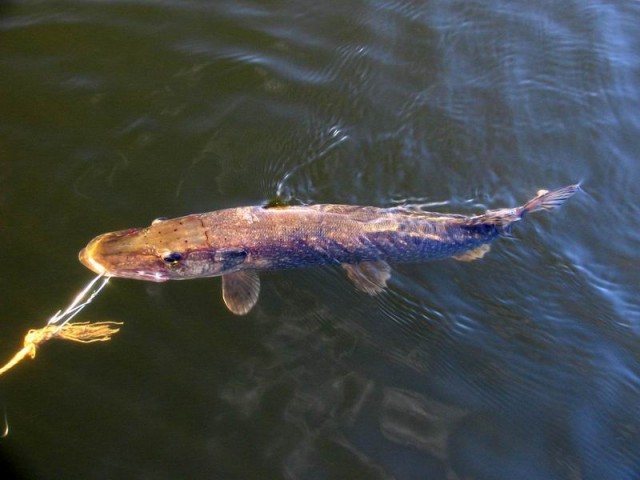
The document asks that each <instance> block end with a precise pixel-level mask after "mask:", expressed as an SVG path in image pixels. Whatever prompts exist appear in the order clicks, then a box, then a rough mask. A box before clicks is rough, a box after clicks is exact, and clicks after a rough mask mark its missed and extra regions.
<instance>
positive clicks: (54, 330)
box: [0, 273, 122, 375]
mask: <svg viewBox="0 0 640 480" xmlns="http://www.w3.org/2000/svg"><path fill="white" fill-rule="evenodd" d="M110 278H111V277H110V276H108V275H105V274H104V273H101V274H99V275H97V276H96V277H94V278H93V279H91V280H90V281H89V283H87V285H86V286H85V287H84V288H83V289H82V290H81V291H80V293H78V294H77V295H76V296H75V298H74V299H73V300H72V302H71V303H70V304H69V305H68V306H67V308H65V309H64V310H58V311H57V312H56V313H55V314H54V315H53V316H51V318H49V320H48V321H47V324H46V326H44V327H43V328H38V329H31V330H29V331H28V332H27V334H26V335H25V337H24V342H23V347H22V349H21V350H19V351H18V353H16V354H15V355H14V356H13V357H12V358H11V360H9V361H8V362H7V363H6V364H5V365H4V366H2V367H0V375H2V374H3V373H5V372H6V371H7V370H9V369H11V368H13V367H14V366H15V365H16V364H17V363H19V362H20V361H22V360H23V359H24V358H25V357H26V356H30V357H31V358H35V356H36V350H37V347H38V346H39V345H41V344H42V343H44V342H46V341H48V340H51V339H52V338H59V339H62V340H70V341H72V342H79V343H93V342H106V341H108V340H111V337H112V336H113V335H114V334H116V333H117V332H119V331H120V328H119V326H120V325H122V322H109V321H106V322H94V323H90V322H76V323H71V322H70V320H71V319H72V318H74V317H75V316H76V315H78V314H79V313H80V312H81V311H82V310H83V309H84V308H85V307H86V306H87V305H89V304H90V303H91V302H92V301H93V299H94V298H95V297H96V296H97V295H98V294H99V293H100V292H101V291H102V290H103V289H104V287H105V286H106V285H107V283H108V282H109V279H110ZM96 284H97V285H98V286H97V287H96V286H95V285H96Z"/></svg>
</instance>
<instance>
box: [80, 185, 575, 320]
mask: <svg viewBox="0 0 640 480" xmlns="http://www.w3.org/2000/svg"><path fill="white" fill-rule="evenodd" d="M579 188H580V185H579V184H575V185H569V186H566V187H563V188H560V189H557V190H554V191H551V192H549V191H546V190H544V191H539V192H538V194H537V195H536V196H535V197H534V198H532V199H531V200H529V201H528V202H526V203H525V204H524V205H522V206H520V207H517V208H502V209H498V210H489V211H487V212H486V213H483V214H479V215H470V216H467V215H459V214H446V213H434V212H423V211H419V210H415V209H411V208H406V207H401V206H400V207H389V208H383V207H374V206H357V205H339V204H317V205H298V206H285V205H281V204H272V205H265V206H248V207H236V208H228V209H224V210H216V211H212V212H207V213H198V214H191V215H186V216H183V217H178V218H172V219H167V218H159V219H156V220H154V221H153V222H152V223H151V225H149V226H147V227H140V228H129V229H126V230H119V231H116V232H111V233H105V234H102V235H99V236H97V237H95V238H94V239H93V240H91V241H90V242H89V243H88V244H87V246H86V247H85V248H83V249H82V250H81V251H80V253H79V259H80V262H81V263H82V264H84V265H85V266H86V267H88V268H89V269H91V270H93V271H94V272H96V273H98V274H100V275H105V276H108V277H120V278H130V279H137V280H146V281H152V282H164V281H167V280H185V279H193V278H203V277H216V276H221V277H222V298H223V300H224V303H225V305H226V306H227V307H228V309H229V310H230V311H231V312H232V313H234V314H236V315H245V314H247V313H248V312H249V311H251V309H252V308H253V307H254V305H255V304H256V302H257V300H258V296H259V293H260V278H259V276H258V274H259V272H261V271H268V270H283V269H293V268H302V267H317V266H322V265H339V266H341V267H342V268H343V269H344V270H345V272H346V275H347V277H348V278H349V280H351V282H352V283H353V284H354V285H355V287H356V288H357V289H358V290H360V291H362V292H364V293H366V294H369V295H377V294H379V293H381V292H382V291H384V290H385V288H386V287H387V282H388V281H389V279H390V278H391V264H394V263H417V262H425V261H430V260H438V259H444V258H448V257H452V258H453V259H455V260H459V261H474V260H478V259H480V258H482V257H483V256H484V255H485V254H486V253H487V252H488V251H489V249H490V244H491V243H492V242H493V241H494V240H496V239H497V238H499V237H502V236H511V228H512V226H513V225H514V224H515V223H517V222H519V221H520V220H522V219H523V218H524V217H525V216H526V215H527V214H529V213H533V212H537V211H542V210H548V211H552V210H556V209H557V208H558V207H560V206H561V205H562V204H563V203H564V202H565V201H566V200H567V199H568V198H570V197H571V196H572V195H574V194H575V193H576V191H578V190H579Z"/></svg>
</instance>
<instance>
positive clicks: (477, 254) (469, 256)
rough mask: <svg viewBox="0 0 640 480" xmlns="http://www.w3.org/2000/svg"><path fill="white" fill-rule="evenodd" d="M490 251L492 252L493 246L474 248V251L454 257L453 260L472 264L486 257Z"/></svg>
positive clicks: (484, 245)
mask: <svg viewBox="0 0 640 480" xmlns="http://www.w3.org/2000/svg"><path fill="white" fill-rule="evenodd" d="M489 250H491V246H490V245H489V244H487V243H485V244H483V245H480V246H479V247H477V248H474V249H473V250H469V251H467V252H464V253H462V254H460V255H454V256H453V258H455V259H456V260H458V261H460V262H472V261H474V260H478V259H479V258H482V257H484V256H485V255H486V253H487V252H488V251H489Z"/></svg>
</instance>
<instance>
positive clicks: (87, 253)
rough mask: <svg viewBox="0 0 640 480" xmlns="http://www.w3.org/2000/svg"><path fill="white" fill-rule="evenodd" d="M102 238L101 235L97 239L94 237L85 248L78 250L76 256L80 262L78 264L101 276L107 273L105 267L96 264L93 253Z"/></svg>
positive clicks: (98, 263)
mask: <svg viewBox="0 0 640 480" xmlns="http://www.w3.org/2000/svg"><path fill="white" fill-rule="evenodd" d="M102 237H103V235H100V236H99V237H96V238H94V239H93V240H91V241H90V242H89V243H88V245H87V246H86V247H84V248H83V249H82V250H80V253H79V254H78V259H79V260H80V263H82V264H83V265H84V266H85V267H87V268H88V269H89V270H91V271H93V272H95V273H97V274H99V275H103V274H105V273H106V272H107V269H106V268H105V266H104V265H102V264H101V263H100V262H98V261H97V260H96V258H95V252H96V249H97V247H98V244H99V243H100V241H101V240H102Z"/></svg>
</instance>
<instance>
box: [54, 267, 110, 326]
mask: <svg viewBox="0 0 640 480" xmlns="http://www.w3.org/2000/svg"><path fill="white" fill-rule="evenodd" d="M110 278H111V277H108V276H105V275H104V273H101V274H99V275H98V276H97V277H95V278H94V279H93V280H91V281H90V282H89V283H88V284H87V286H86V287H84V289H83V290H82V291H81V292H80V293H79V294H78V295H77V296H76V298H74V299H73V301H72V302H71V303H70V304H69V306H68V307H67V308H66V309H65V310H64V311H62V310H58V311H57V312H56V314H55V315H53V316H52V317H51V318H50V319H49V321H48V322H47V325H58V326H60V327H62V326H63V325H64V324H65V323H68V322H69V320H71V319H72V318H73V317H75V316H76V315H77V314H78V313H80V311H81V310H83V309H84V307H86V306H87V305H89V304H90V303H91V302H92V300H93V299H94V298H95V297H96V295H98V293H100V291H101V290H102V289H103V288H104V287H105V286H106V285H107V283H108V282H109V279H110ZM100 279H102V283H100V285H98V287H97V288H96V289H95V290H94V291H93V292H92V293H91V294H90V293H89V292H91V289H92V288H93V286H94V285H95V284H96V283H97V282H98V281H99V280H100ZM85 299H86V300H85ZM83 300H84V301H83ZM80 302H82V303H80Z"/></svg>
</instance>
